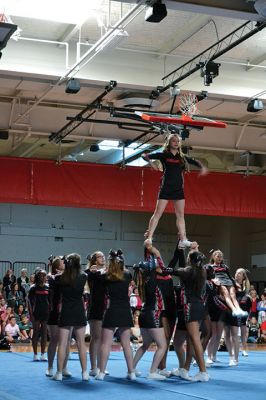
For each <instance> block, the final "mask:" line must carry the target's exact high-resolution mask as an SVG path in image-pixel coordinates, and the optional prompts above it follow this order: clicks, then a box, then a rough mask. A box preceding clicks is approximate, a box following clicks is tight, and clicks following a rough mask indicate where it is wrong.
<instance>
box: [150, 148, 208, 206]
mask: <svg viewBox="0 0 266 400" xmlns="http://www.w3.org/2000/svg"><path fill="white" fill-rule="evenodd" d="M146 158H148V159H149V160H160V162H161V163H162V166H163V171H164V174H163V177H162V179H161V185H160V191H159V196H158V198H159V199H164V200H182V199H184V198H185V197H184V178H183V171H184V169H185V163H186V162H187V163H188V164H191V165H195V166H196V167H199V168H201V164H200V162H199V161H197V160H195V159H194V158H191V157H187V156H185V157H184V159H183V158H182V157H180V155H179V153H177V154H176V155H173V154H172V153H171V152H162V153H154V154H149V155H147V157H146Z"/></svg>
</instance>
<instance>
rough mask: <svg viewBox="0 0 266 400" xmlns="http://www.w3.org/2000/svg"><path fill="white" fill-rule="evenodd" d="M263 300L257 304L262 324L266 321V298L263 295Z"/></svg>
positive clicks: (259, 321)
mask: <svg viewBox="0 0 266 400" xmlns="http://www.w3.org/2000/svg"><path fill="white" fill-rule="evenodd" d="M260 298H261V300H260V301H259V302H258V304H257V311H258V323H259V324H261V323H262V322H263V321H265V320H266V296H265V294H262V295H261V296H260Z"/></svg>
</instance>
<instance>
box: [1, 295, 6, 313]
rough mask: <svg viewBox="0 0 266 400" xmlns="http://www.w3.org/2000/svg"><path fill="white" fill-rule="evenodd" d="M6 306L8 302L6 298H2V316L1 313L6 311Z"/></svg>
mask: <svg viewBox="0 0 266 400" xmlns="http://www.w3.org/2000/svg"><path fill="white" fill-rule="evenodd" d="M6 308H7V304H6V301H5V299H1V300H0V316H1V314H2V313H3V312H5V311H6Z"/></svg>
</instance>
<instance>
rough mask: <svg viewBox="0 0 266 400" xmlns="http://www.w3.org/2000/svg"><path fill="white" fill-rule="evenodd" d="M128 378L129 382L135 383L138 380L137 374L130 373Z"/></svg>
mask: <svg viewBox="0 0 266 400" xmlns="http://www.w3.org/2000/svg"><path fill="white" fill-rule="evenodd" d="M126 378H127V379H128V380H129V381H135V380H136V379H137V377H136V374H135V372H128V373H127V376H126Z"/></svg>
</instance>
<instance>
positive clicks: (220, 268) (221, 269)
mask: <svg viewBox="0 0 266 400" xmlns="http://www.w3.org/2000/svg"><path fill="white" fill-rule="evenodd" d="M211 265H212V268H213V269H214V273H215V279H218V281H219V282H220V284H221V285H222V286H234V284H235V282H234V280H233V278H232V277H231V275H230V272H229V267H228V266H227V265H225V264H211Z"/></svg>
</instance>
